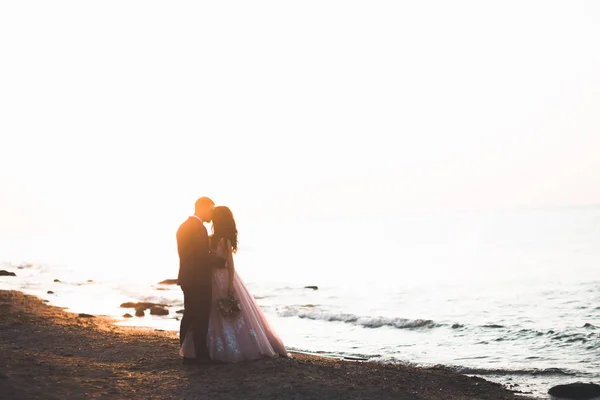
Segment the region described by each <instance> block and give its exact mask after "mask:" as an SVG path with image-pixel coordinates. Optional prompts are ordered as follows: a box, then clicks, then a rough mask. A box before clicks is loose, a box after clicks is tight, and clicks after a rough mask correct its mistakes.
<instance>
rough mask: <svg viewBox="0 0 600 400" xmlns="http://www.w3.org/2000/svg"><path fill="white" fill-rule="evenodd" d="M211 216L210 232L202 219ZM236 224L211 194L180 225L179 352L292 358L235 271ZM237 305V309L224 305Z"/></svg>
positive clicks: (206, 360)
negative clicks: (182, 307)
mask: <svg viewBox="0 0 600 400" xmlns="http://www.w3.org/2000/svg"><path fill="white" fill-rule="evenodd" d="M211 221H212V235H211V236H209V235H208V232H207V230H206V227H205V226H204V223H209V222H211ZM237 235H238V232H237V228H236V224H235V219H234V218H233V214H232V213H231V210H230V209H229V208H227V207H223V206H219V207H215V203H214V202H213V201H212V200H211V199H209V198H208V197H201V198H199V199H198V200H197V201H196V204H195V211H194V215H192V216H191V217H189V218H188V219H187V220H186V221H185V222H184V223H183V224H181V226H180V227H179V229H178V230H177V251H178V253H179V276H178V284H179V285H180V286H181V289H182V290H183V299H184V307H185V310H184V313H183V318H182V319H181V329H180V342H181V351H180V355H181V356H183V362H184V364H211V363H216V362H238V361H244V360H255V359H258V358H262V357H277V356H283V357H288V354H287V352H286V350H285V347H284V345H283V342H282V341H281V339H280V338H279V337H278V336H277V334H276V333H275V332H274V331H273V329H272V328H271V327H270V326H269V323H268V322H267V319H266V317H265V315H264V314H263V312H262V310H261V309H260V307H259V306H258V304H257V303H256V301H255V300H254V297H253V296H252V294H250V292H249V291H248V289H247V288H246V285H244V282H243V281H242V280H241V278H240V277H239V275H238V274H237V273H236V271H235V266H234V261H233V254H234V253H235V252H236V251H237V246H238V240H237ZM224 304H229V305H232V304H233V306H234V309H233V311H232V310H231V307H230V308H227V307H226V306H224Z"/></svg>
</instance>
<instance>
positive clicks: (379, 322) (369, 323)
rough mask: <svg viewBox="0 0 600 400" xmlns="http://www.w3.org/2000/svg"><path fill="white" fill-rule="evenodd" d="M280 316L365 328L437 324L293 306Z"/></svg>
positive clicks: (430, 325)
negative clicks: (307, 309) (300, 308)
mask: <svg viewBox="0 0 600 400" xmlns="http://www.w3.org/2000/svg"><path fill="white" fill-rule="evenodd" d="M278 314H279V316H280V317H298V318H305V319H311V320H316V321H332V322H344V323H347V324H353V325H359V326H363V327H365V328H381V327H384V326H389V327H392V328H397V329H416V328H435V327H437V326H439V324H436V323H435V322H434V321H432V320H430V319H407V318H387V317H361V316H358V315H354V314H346V313H335V312H324V311H306V310H298V309H294V308H287V309H285V310H282V311H279V313H278Z"/></svg>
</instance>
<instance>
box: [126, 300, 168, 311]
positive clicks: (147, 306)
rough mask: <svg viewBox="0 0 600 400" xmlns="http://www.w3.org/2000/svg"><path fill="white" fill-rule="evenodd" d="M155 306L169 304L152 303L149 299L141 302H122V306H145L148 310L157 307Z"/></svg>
mask: <svg viewBox="0 0 600 400" xmlns="http://www.w3.org/2000/svg"><path fill="white" fill-rule="evenodd" d="M155 306H158V307H168V305H166V304H158V303H151V302H148V301H140V302H139V303H134V302H132V301H128V302H126V303H123V304H121V306H120V307H121V308H135V309H138V308H143V309H144V310H147V309H149V308H152V307H155Z"/></svg>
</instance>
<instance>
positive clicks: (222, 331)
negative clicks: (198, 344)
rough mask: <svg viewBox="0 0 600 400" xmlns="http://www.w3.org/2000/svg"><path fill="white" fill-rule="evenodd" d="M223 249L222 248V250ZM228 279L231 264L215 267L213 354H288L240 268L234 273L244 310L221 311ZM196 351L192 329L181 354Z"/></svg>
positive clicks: (223, 357)
mask: <svg viewBox="0 0 600 400" xmlns="http://www.w3.org/2000/svg"><path fill="white" fill-rule="evenodd" d="M223 250H224V249H223V248H220V249H219V251H220V252H223ZM228 280H229V269H228V268H217V269H214V270H213V283H212V305H211V311H210V321H209V323H208V335H207V347H208V352H209V354H210V358H211V359H212V360H217V361H226V362H237V361H246V360H256V359H259V358H262V357H276V356H278V355H279V356H283V357H288V353H287V351H286V350H285V346H284V345H283V342H282V341H281V339H280V338H279V336H277V334H276V333H275V331H274V330H273V329H272V328H271V326H270V325H269V323H268V321H267V318H266V317H265V315H264V314H263V312H262V310H261V309H260V307H259V305H258V304H257V303H256V300H254V297H253V296H252V294H251V293H250V292H249V291H248V289H247V288H246V285H245V284H244V282H243V281H242V279H241V278H240V277H239V275H238V273H237V272H236V271H234V276H233V295H234V297H235V298H236V299H237V300H238V301H239V302H240V308H241V312H239V313H238V314H237V315H235V316H233V317H226V316H224V315H223V314H222V313H221V312H220V311H219V309H218V301H219V300H220V299H223V298H226V297H227V295H228V293H227V288H228ZM194 354H195V352H194V342H193V338H192V335H191V333H188V334H187V335H186V337H185V340H184V342H183V345H182V346H181V355H182V356H184V357H191V358H193V357H195V356H194Z"/></svg>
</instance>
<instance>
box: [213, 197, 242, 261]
mask: <svg viewBox="0 0 600 400" xmlns="http://www.w3.org/2000/svg"><path fill="white" fill-rule="evenodd" d="M212 230H213V240H212V242H213V243H214V244H215V245H216V244H218V243H219V242H220V241H221V239H224V240H225V241H227V240H230V241H231V246H232V247H233V251H234V252H235V251H236V250H237V246H238V240H237V235H238V231H237V228H236V226H235V219H234V218H233V213H232V212H231V210H230V209H229V207H224V206H219V207H215V210H214V211H213V215H212Z"/></svg>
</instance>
